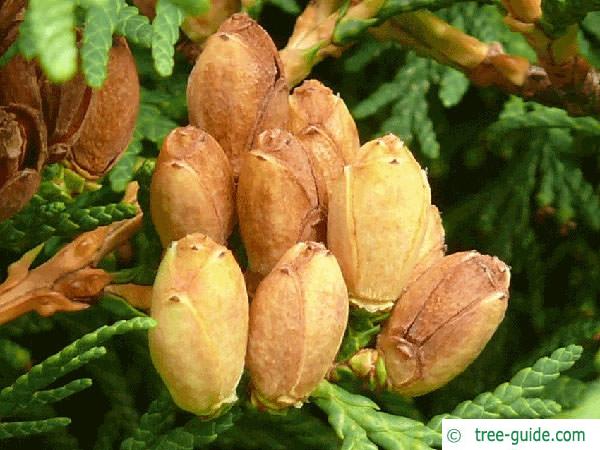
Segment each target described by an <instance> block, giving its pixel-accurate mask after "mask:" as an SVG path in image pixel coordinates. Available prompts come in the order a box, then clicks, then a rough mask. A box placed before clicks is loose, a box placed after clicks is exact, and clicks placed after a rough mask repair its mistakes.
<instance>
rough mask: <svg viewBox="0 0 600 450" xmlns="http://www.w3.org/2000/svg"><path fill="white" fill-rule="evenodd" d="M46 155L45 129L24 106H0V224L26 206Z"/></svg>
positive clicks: (34, 112)
mask: <svg viewBox="0 0 600 450" xmlns="http://www.w3.org/2000/svg"><path fill="white" fill-rule="evenodd" d="M47 157H48V155H47V150H46V128H45V127H44V125H43V123H42V122H41V120H40V117H39V115H38V114H37V112H36V111H35V110H33V109H31V108H29V107H26V106H19V105H12V106H6V107H3V106H0V221H2V220H6V219H8V218H9V217H11V216H12V215H13V214H15V213H17V212H18V211H19V210H21V208H23V206H25V205H26V204H27V202H28V201H29V199H30V198H31V197H32V196H33V194H35V193H36V192H37V189H38V187H39V185H40V180H41V175H40V173H41V170H42V167H43V165H44V163H45V162H46V159H47Z"/></svg>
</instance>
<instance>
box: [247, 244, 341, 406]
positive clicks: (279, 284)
mask: <svg viewBox="0 0 600 450" xmlns="http://www.w3.org/2000/svg"><path fill="white" fill-rule="evenodd" d="M347 320H348V294H347V292H346V286H345V284H344V279H343V277H342V273H341V271H340V268H339V266H338V264H337V262H336V260H335V257H334V256H333V255H332V254H331V253H330V252H329V251H328V250H327V249H326V248H325V247H324V246H323V245H321V244H317V243H313V242H309V243H299V244H296V245H295V246H294V247H292V248H291V249H289V250H288V251H287V252H286V253H285V255H284V256H283V258H281V260H280V261H279V262H278V263H277V266H276V267H275V268H274V269H273V271H272V272H271V273H270V274H269V275H268V276H267V277H266V278H265V279H264V280H263V281H262V283H261V284H260V285H259V287H258V290H257V291H256V296H255V297H254V300H253V301H252V304H251V306H250V334H249V339H248V357H247V364H248V369H249V371H250V379H251V383H252V398H253V400H254V401H255V402H256V403H259V404H261V405H264V406H266V407H268V408H272V409H281V408H286V407H288V406H292V405H294V406H299V405H300V404H301V403H302V402H303V401H304V400H305V399H306V398H307V397H308V396H309V394H310V393H311V392H312V391H313V390H314V389H315V387H316V386H317V384H318V383H319V382H320V381H321V380H322V379H323V378H324V377H325V374H326V372H327V371H328V369H329V368H330V367H331V365H332V364H333V360H334V358H335V355H336V353H337V351H338V350H339V347H340V344H341V342H342V337H343V335H344V330H345V328H346V323H347Z"/></svg>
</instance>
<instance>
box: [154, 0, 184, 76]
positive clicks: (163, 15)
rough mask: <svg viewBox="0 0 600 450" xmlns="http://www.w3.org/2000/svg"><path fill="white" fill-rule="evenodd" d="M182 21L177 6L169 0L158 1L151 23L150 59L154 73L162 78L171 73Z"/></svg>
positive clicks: (182, 15) (181, 12)
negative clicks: (151, 59) (153, 66)
mask: <svg viewBox="0 0 600 450" xmlns="http://www.w3.org/2000/svg"><path fill="white" fill-rule="evenodd" d="M183 19H184V14H183V11H182V10H181V9H180V8H178V7H177V5H175V4H174V3H172V2H171V1H170V0H158V2H157V3H156V17H155V19H154V21H153V22H152V57H153V58H154V65H155V67H156V71H157V72H158V73H159V74H160V75H162V76H164V77H167V76H169V75H171V73H173V65H174V64H175V62H174V59H173V56H174V55H175V48H174V45H175V43H176V42H177V39H179V26H180V25H181V24H182V23H183Z"/></svg>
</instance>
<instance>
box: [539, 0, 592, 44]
mask: <svg viewBox="0 0 600 450" xmlns="http://www.w3.org/2000/svg"><path fill="white" fill-rule="evenodd" d="M598 10H600V1H598V0H545V1H544V2H542V13H543V15H542V24H543V26H544V29H545V31H546V32H548V33H550V34H552V35H555V36H559V35H560V34H562V33H563V32H564V31H565V28H567V27H568V26H569V25H573V24H577V23H579V22H581V21H582V20H583V18H584V17H585V16H586V14H588V13H590V12H592V11H598Z"/></svg>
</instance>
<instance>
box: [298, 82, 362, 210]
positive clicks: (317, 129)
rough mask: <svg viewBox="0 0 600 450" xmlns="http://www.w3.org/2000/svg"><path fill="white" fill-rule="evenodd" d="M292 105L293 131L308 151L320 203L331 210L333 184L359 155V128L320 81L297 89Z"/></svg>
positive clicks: (338, 97)
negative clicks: (329, 200)
mask: <svg viewBox="0 0 600 450" xmlns="http://www.w3.org/2000/svg"><path fill="white" fill-rule="evenodd" d="M289 103H290V130H291V131H292V133H294V134H295V135H296V137H297V138H298V139H299V140H300V142H302V144H303V145H304V148H306V150H307V151H308V155H309V157H310V160H311V164H312V167H313V169H314V173H315V177H316V180H317V189H318V192H319V202H320V203H321V205H322V206H323V207H324V208H327V203H328V198H329V195H331V189H332V184H333V181H334V180H335V179H336V178H337V177H339V176H340V175H341V173H342V170H343V168H344V165H346V164H350V163H351V162H353V160H354V157H355V155H356V153H357V152H358V148H359V146H360V143H359V140H358V131H357V129H356V124H355V123H354V119H352V116H351V115H350V112H349V111H348V108H347V107H346V104H345V103H344V101H343V100H342V99H341V98H340V96H339V95H334V94H333V92H332V91H331V89H329V88H328V87H325V86H324V85H323V84H321V83H320V82H319V81H317V80H308V81H305V82H304V83H303V84H302V86H300V87H297V88H296V89H294V92H293V93H292V95H290V97H289Z"/></svg>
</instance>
